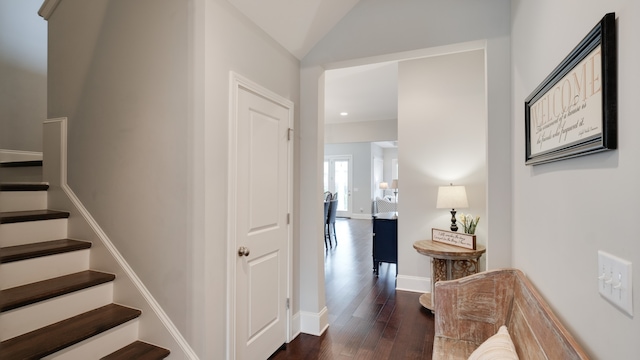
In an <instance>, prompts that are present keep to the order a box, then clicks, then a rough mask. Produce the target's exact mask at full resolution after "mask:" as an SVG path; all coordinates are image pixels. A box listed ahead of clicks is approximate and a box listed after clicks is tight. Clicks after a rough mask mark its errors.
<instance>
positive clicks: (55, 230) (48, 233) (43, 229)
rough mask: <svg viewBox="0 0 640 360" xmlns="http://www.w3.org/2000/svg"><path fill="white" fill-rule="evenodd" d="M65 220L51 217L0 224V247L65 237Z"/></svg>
mask: <svg viewBox="0 0 640 360" xmlns="http://www.w3.org/2000/svg"><path fill="white" fill-rule="evenodd" d="M67 220H68V219H52V220H41V221H26V222H18V223H11V224H2V225H0V247H6V246H15V245H24V244H32V243H36V242H41V241H47V240H58V239H64V238H66V237H67Z"/></svg>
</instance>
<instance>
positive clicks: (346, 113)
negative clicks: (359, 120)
mask: <svg viewBox="0 0 640 360" xmlns="http://www.w3.org/2000/svg"><path fill="white" fill-rule="evenodd" d="M340 115H342V116H347V115H349V113H348V112H346V111H343V112H341V113H340Z"/></svg>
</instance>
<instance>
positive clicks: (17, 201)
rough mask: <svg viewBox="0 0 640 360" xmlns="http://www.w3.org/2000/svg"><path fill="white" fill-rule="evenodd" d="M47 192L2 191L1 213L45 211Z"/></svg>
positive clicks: (0, 195)
mask: <svg viewBox="0 0 640 360" xmlns="http://www.w3.org/2000/svg"><path fill="white" fill-rule="evenodd" d="M46 208H47V192H46V191H0V212H5V211H27V210H44V209H46Z"/></svg>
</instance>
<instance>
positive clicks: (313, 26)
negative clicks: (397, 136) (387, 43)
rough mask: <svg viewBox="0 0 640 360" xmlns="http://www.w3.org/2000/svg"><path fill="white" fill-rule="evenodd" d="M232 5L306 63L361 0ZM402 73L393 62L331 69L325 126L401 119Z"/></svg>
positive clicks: (239, 1)
mask: <svg viewBox="0 0 640 360" xmlns="http://www.w3.org/2000/svg"><path fill="white" fill-rule="evenodd" d="M228 1H229V2H230V3H231V4H232V5H233V6H235V7H236V8H237V9H238V10H240V11H241V12H242V13H244V14H245V15H246V16H247V17H248V18H249V19H251V21H253V22H254V23H255V24H256V25H258V26H259V27H260V28H262V29H263V30H264V31H265V32H266V33H267V34H269V35H270V36H271V37H272V38H273V39H275V40H276V41H277V42H278V43H280V44H281V45H282V46H283V47H284V48H286V49H287V50H288V51H289V52H290V53H292V54H293V55H294V56H295V57H297V58H298V59H302V58H303V57H304V56H305V55H306V54H307V53H308V52H309V51H310V50H311V49H312V48H313V47H314V46H315V45H316V43H317V42H318V41H320V40H321V39H322V38H323V37H324V36H325V35H326V34H327V33H328V32H329V31H331V29H332V28H333V27H334V26H335V25H336V24H337V23H338V22H339V21H340V20H341V19H342V18H343V17H344V16H345V15H346V14H347V13H348V12H349V11H350V10H351V9H352V8H353V7H354V6H355V5H356V4H357V3H358V1H359V0H304V1H300V0H270V1H256V0H228ZM397 69H398V67H397V63H396V62H392V63H381V64H372V65H365V66H356V67H350V68H344V69H336V70H330V71H327V72H326V73H325V79H326V83H325V123H332V124H335V123H343V122H357V121H374V120H390V119H396V118H397V113H398V104H397V99H398V89H397V75H398V70H397ZM341 112H347V113H348V114H349V115H348V116H341V115H340V113H341Z"/></svg>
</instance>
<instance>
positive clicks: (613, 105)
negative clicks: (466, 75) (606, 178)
mask: <svg viewBox="0 0 640 360" xmlns="http://www.w3.org/2000/svg"><path fill="white" fill-rule="evenodd" d="M615 22H616V20H615V14H614V13H609V14H607V15H605V16H604V17H603V18H602V20H601V21H600V22H599V23H598V24H597V25H596V26H595V27H594V28H593V30H591V32H589V34H588V35H587V36H586V37H585V38H584V39H583V40H582V41H581V42H580V44H578V46H576V48H575V49H573V50H572V51H571V53H570V54H569V55H568V56H567V57H566V58H565V59H564V60H563V61H562V62H561V63H560V65H558V67H556V68H555V69H554V70H553V72H552V73H551V74H550V75H549V76H548V77H547V78H546V79H545V80H544V81H543V82H542V83H541V84H540V85H539V86H538V87H537V88H536V89H535V90H534V91H533V92H532V93H531V95H529V97H527V99H526V100H525V103H524V105H525V106H524V107H525V143H526V159H525V163H526V164H527V165H536V164H542V163H547V162H551V161H557V160H563V159H568V158H572V157H576V156H581V155H587V154H592V153H596V152H600V151H605V150H611V149H615V148H616V147H617V145H618V144H617V132H618V129H617V122H618V120H617V116H618V115H617V48H616V23H615Z"/></svg>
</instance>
